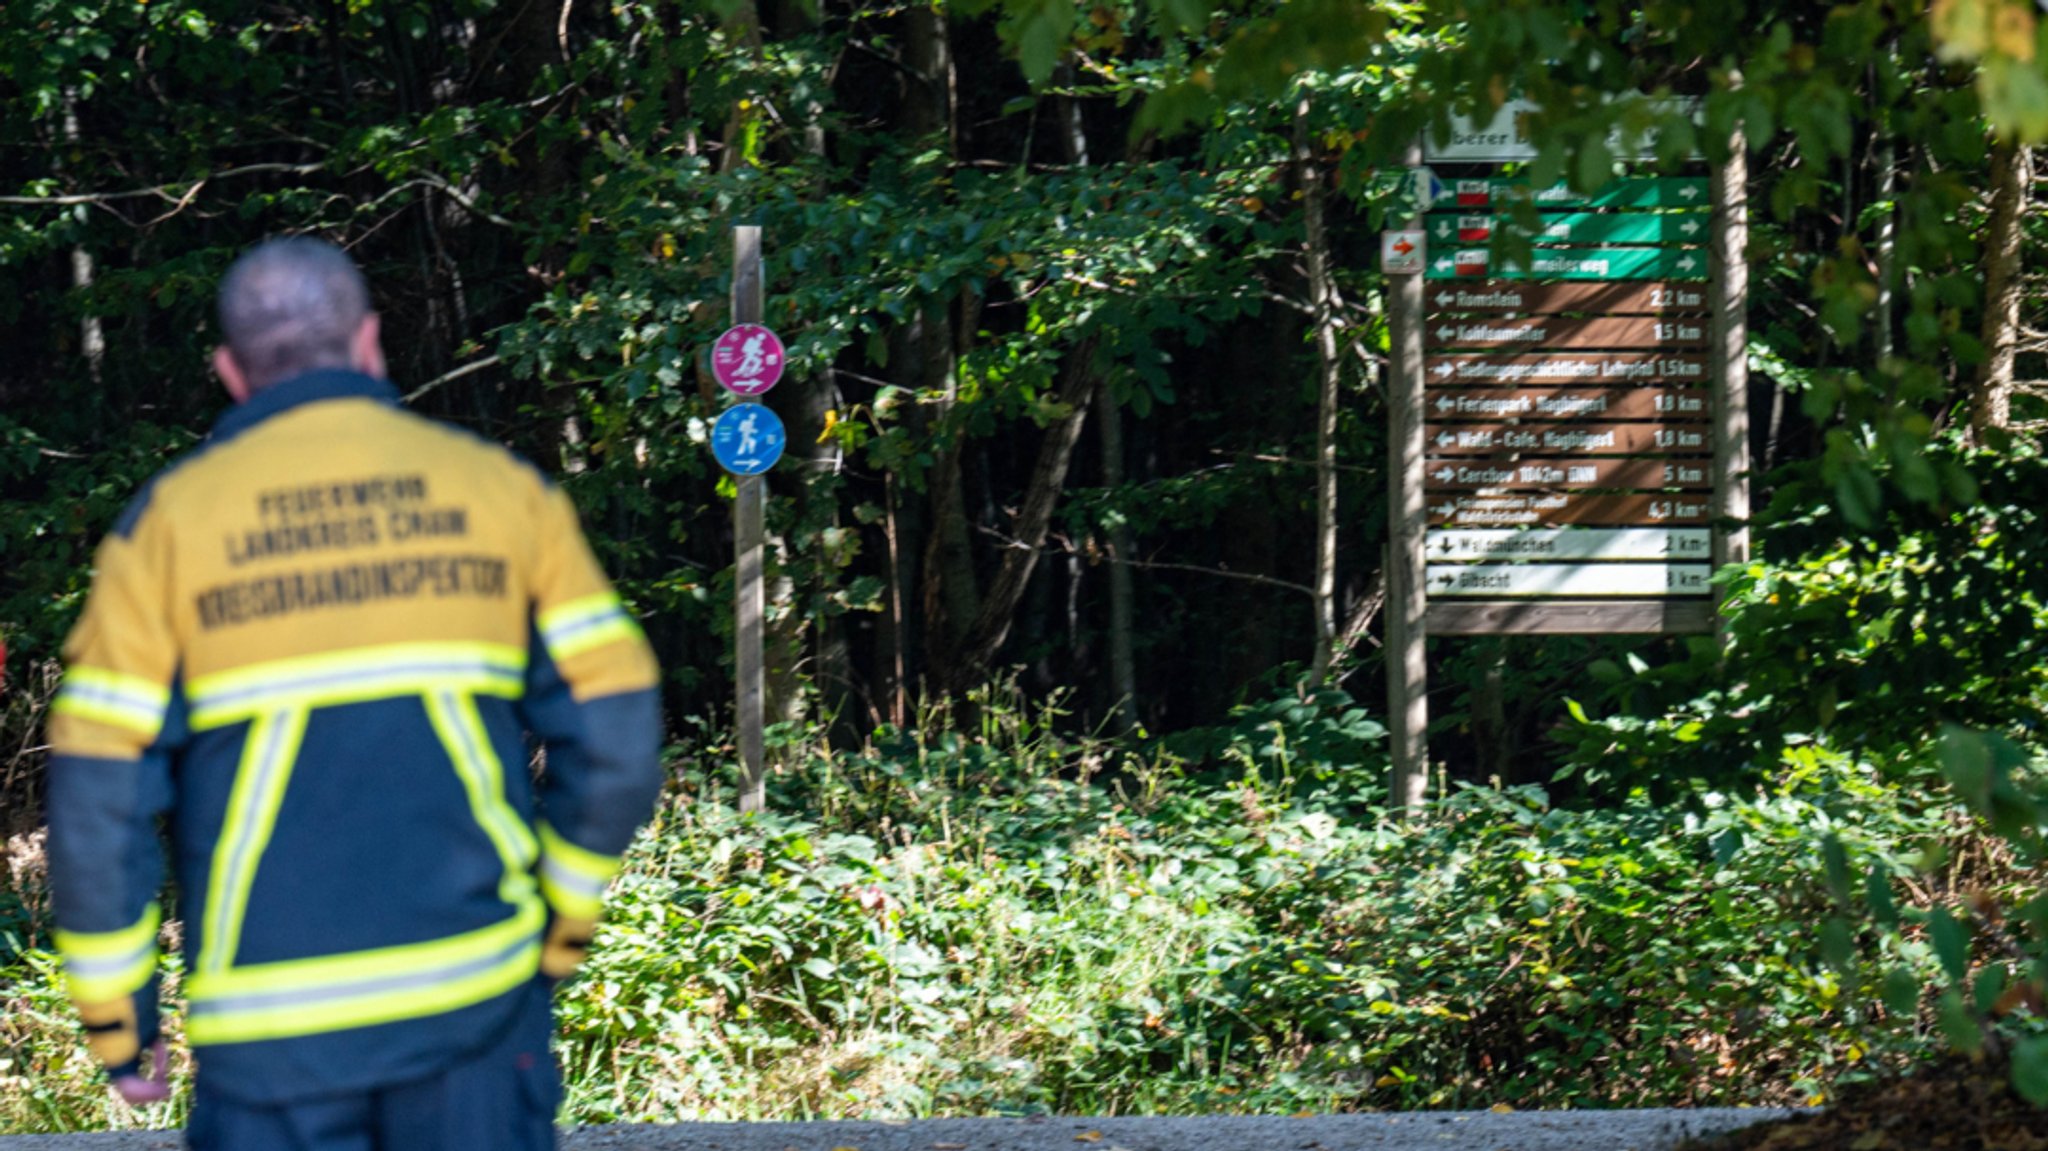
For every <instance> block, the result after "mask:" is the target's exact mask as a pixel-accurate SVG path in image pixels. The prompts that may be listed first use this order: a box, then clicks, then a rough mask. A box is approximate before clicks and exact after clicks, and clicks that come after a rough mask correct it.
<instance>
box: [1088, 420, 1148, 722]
mask: <svg viewBox="0 0 2048 1151" xmlns="http://www.w3.org/2000/svg"><path fill="white" fill-rule="evenodd" d="M1095 408H1096V412H1095V414H1096V418H1097V420H1098V421H1099V422H1100V428H1099V431H1100V439H1101V443H1102V486H1103V487H1104V488H1107V489H1109V490H1111V491H1115V490H1116V489H1118V488H1121V487H1123V486H1124V413H1123V409H1122V408H1121V407H1119V406H1118V405H1117V402H1116V397H1115V396H1113V395H1111V394H1110V391H1109V389H1108V388H1102V389H1100V390H1098V391H1097V392H1096V394H1095ZM1131 547H1132V545H1131V529H1130V527H1129V526H1128V525H1127V524H1125V522H1124V519H1123V517H1122V516H1118V517H1117V518H1116V520H1115V522H1114V523H1112V524H1111V525H1110V528H1109V687H1110V691H1111V692H1113V693H1114V695H1115V700H1114V702H1112V703H1111V704H1110V712H1109V715H1110V724H1109V728H1110V730H1109V734H1111V735H1113V736H1115V735H1122V734H1124V733H1125V732H1128V731H1129V730H1131V728H1133V727H1135V726H1136V725H1137V723H1138V663H1137V659H1136V656H1135V654H1134V652H1133V649H1132V644H1131V630H1132V621H1131V617H1132V608H1133V606H1134V605H1133V603H1132V599H1133V591H1132V588H1131V562H1130V561H1131Z"/></svg>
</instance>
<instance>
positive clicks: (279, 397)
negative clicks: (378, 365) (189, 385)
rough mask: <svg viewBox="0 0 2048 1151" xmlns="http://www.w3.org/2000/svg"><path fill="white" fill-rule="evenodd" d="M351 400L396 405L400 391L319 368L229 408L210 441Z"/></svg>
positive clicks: (362, 377) (369, 379)
mask: <svg viewBox="0 0 2048 1151" xmlns="http://www.w3.org/2000/svg"><path fill="white" fill-rule="evenodd" d="M347 399H369V400H377V401H379V402H381V403H386V404H396V403H398V389H397V388H396V387H394V386H393V385H392V383H391V381H390V380H380V379H377V378H376V377H374V376H366V375H364V374H363V373H361V372H357V371H352V370H350V369H348V368H316V369H314V370H313V371H310V372H305V373H302V374H300V375H296V376H293V377H291V378H290V379H288V380H280V381H279V382H277V383H275V384H272V385H270V386H269V387H267V388H264V389H263V390H262V391H260V392H257V393H256V394H255V395H253V396H250V397H249V398H248V399H246V400H244V401H242V402H241V403H239V404H236V405H235V406H234V407H232V408H229V409H228V410H227V412H225V413H224V414H223V415H222V416H221V417H220V419H218V420H215V421H214V424H213V431H212V432H211V433H210V434H209V435H208V436H207V438H208V439H209V440H213V441H216V442H218V441H220V440H225V439H229V438H231V437H233V436H237V435H240V434H241V433H243V432H245V431H248V430H249V429H250V428H253V427H255V426H256V425H257V424H260V423H262V422H263V421H264V420H267V419H269V418H270V417H272V416H275V415H280V414H282V413H284V412H288V411H290V410H291V409H293V408H296V407H298V406H300V405H302V404H311V403H316V402H318V401H320V400H347Z"/></svg>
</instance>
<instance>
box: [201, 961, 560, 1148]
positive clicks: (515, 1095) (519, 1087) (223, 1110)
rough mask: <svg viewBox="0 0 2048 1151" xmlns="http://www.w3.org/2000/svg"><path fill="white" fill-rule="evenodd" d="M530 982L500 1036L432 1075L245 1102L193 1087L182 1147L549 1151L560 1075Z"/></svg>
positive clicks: (540, 993)
mask: <svg viewBox="0 0 2048 1151" xmlns="http://www.w3.org/2000/svg"><path fill="white" fill-rule="evenodd" d="M551 1031H552V1024H551V1020H550V1012H549V1002H548V994H547V985H546V984H545V983H542V982H541V981H539V980H536V981H535V983H534V986H533V987H531V988H529V989H528V992H527V1003H526V1005H525V1006H524V1007H523V1008H522V1009H521V1011H520V1013H519V1017H518V1019H517V1020H516V1021H515V1022H514V1023H513V1025H512V1026H511V1027H510V1028H508V1029H507V1030H506V1033H505V1035H504V1036H503V1037H502V1038H500V1039H499V1040H498V1041H497V1042H495V1043H493V1044H492V1045H491V1046H489V1047H488V1048H486V1049H484V1050H482V1051H479V1052H477V1053H476V1054H474V1055H471V1056H469V1057H468V1058H466V1059H464V1060H462V1061H461V1062H459V1063H457V1064H455V1065H454V1066H452V1067H449V1068H447V1069H446V1070H444V1071H442V1072H440V1073H439V1074H436V1075H430V1076H428V1077H427V1078H425V1079H421V1080H417V1081H415V1082H411V1083H402V1084H398V1085H396V1086H392V1087H384V1088H379V1089H377V1090H374V1091H362V1092H355V1093H351V1094H346V1095H332V1096H323V1097H321V1098H317V1099H306V1100H298V1101H294V1102H291V1103H281V1104H270V1105H262V1104H252V1103H245V1102H242V1101H241V1100H238V1099H235V1098H233V1097H232V1096H230V1095H226V1094H223V1093H222V1092H220V1091H218V1090H213V1091H209V1090H208V1089H207V1082H206V1073H205V1070H204V1069H203V1068H202V1069H201V1071H200V1074H199V1077H198V1081H197V1082H196V1083H195V1084H194V1085H193V1094H192V1118H191V1121H190V1124H189V1126H188V1127H187V1128H186V1131H185V1146H186V1147H187V1148H189V1149H190V1151H554V1147H555V1108H556V1106H557V1104H558V1103H559V1102H560V1100H561V1094H562V1086H561V1076H560V1074H559V1073H558V1072H557V1071H556V1070H555V1063H554V1058H553V1056H551V1055H550V1054H549V1053H548V1037H549V1034H550V1032H551Z"/></svg>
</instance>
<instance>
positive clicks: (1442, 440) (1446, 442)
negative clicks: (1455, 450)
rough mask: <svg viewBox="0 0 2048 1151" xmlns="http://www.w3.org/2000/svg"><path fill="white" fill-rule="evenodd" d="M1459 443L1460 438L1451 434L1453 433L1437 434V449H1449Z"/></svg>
mask: <svg viewBox="0 0 2048 1151" xmlns="http://www.w3.org/2000/svg"><path fill="white" fill-rule="evenodd" d="M1457 442H1458V437H1456V436H1454V435H1452V434H1451V433H1449V432H1438V433H1437V434H1436V446H1437V447H1440V448H1447V447H1450V446H1451V445H1452V444H1455V443H1457Z"/></svg>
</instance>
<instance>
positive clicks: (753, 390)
mask: <svg viewBox="0 0 2048 1151" xmlns="http://www.w3.org/2000/svg"><path fill="white" fill-rule="evenodd" d="M782 361H783V348H782V340H781V339H780V338H779V337H777V336H776V334H775V333H774V332H772V331H769V330H768V329H767V328H765V327H762V326H761V325H760V324H735V325H734V326H732V327H730V328H727V329H726V330H725V334H724V335H722V336H720V337H718V342H717V343H715V344H713V345H711V374H712V375H714V376H717V377H718V382H719V383H721V384H724V385H725V387H726V390H728V391H731V392H734V393H736V394H738V395H742V396H758V395H760V394H761V393H762V392H765V391H767V390H768V389H769V388H772V387H774V386H775V381H777V380H779V379H781V378H782Z"/></svg>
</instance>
